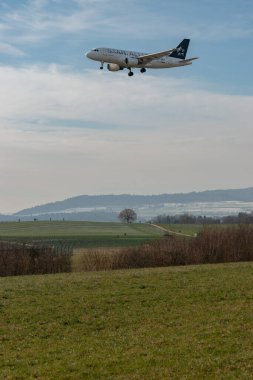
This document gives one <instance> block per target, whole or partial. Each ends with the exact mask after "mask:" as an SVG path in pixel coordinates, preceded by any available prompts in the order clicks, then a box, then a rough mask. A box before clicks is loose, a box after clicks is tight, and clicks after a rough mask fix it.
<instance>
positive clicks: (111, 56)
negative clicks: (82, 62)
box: [85, 38, 198, 77]
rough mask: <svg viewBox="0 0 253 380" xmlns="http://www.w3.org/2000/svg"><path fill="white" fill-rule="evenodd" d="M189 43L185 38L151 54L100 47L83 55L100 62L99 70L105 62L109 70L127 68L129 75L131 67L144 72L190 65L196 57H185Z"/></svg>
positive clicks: (130, 74) (131, 74) (131, 73)
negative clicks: (168, 47)
mask: <svg viewBox="0 0 253 380" xmlns="http://www.w3.org/2000/svg"><path fill="white" fill-rule="evenodd" d="M189 43H190V40H189V39H186V38H185V39H184V40H183V41H182V42H180V44H179V45H178V46H177V47H176V48H173V49H169V50H165V51H160V52H158V53H151V54H146V53H138V52H135V51H129V50H122V49H110V48H104V47H101V48H95V49H92V50H90V51H88V52H87V53H86V54H85V55H86V57H87V58H89V59H92V60H94V61H99V62H101V66H100V69H101V70H102V69H103V68H104V63H107V69H108V70H109V71H113V72H114V71H119V70H124V69H125V68H126V69H128V70H129V73H128V76H129V77H131V76H133V75H134V73H133V72H132V68H139V69H140V72H141V73H145V72H146V70H147V69H163V68H172V67H181V66H186V65H191V64H192V61H194V60H195V59H198V57H194V58H189V59H186V54H187V50H188V46H189Z"/></svg>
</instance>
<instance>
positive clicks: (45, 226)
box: [0, 221, 164, 248]
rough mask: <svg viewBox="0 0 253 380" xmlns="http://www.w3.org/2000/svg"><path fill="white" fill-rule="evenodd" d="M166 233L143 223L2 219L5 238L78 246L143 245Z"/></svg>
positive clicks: (0, 231)
mask: <svg viewBox="0 0 253 380" xmlns="http://www.w3.org/2000/svg"><path fill="white" fill-rule="evenodd" d="M163 235H164V233H163V232H162V231H159V229H157V228H155V227H153V226H151V225H149V224H142V223H134V224H125V223H98V222H97V223H95V222H69V221H59V222H57V221H52V222H49V221H45V222H42V221H35V222H2V223H0V239H2V240H19V241H30V240H51V241H52V240H53V241H61V242H66V243H68V244H71V245H73V246H74V247H83V248H86V247H87V248H89V247H121V246H129V245H139V244H142V243H144V242H146V241H149V240H150V239H157V238H159V237H161V236H163Z"/></svg>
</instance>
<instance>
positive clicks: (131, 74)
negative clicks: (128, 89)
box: [128, 69, 134, 77]
mask: <svg viewBox="0 0 253 380" xmlns="http://www.w3.org/2000/svg"><path fill="white" fill-rule="evenodd" d="M133 75H134V73H133V72H132V71H131V69H129V73H128V76H129V77H132V76H133Z"/></svg>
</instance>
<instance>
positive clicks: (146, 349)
mask: <svg viewBox="0 0 253 380" xmlns="http://www.w3.org/2000/svg"><path fill="white" fill-rule="evenodd" d="M252 275H253V264H252V263H240V264H226V265H225V264H221V265H203V266H189V267H186V266H185V267H174V268H156V269H144V270H125V271H113V272H96V273H72V274H57V275H44V276H23V277H6V278H0V294H1V298H0V299H1V304H0V309H1V320H0V340H1V344H0V358H1V360H0V378H1V379H4V380H8V379H9V380H10V379H34V378H37V379H49V380H50V379H135V380H136V379H140V380H142V379H147V380H149V379H204V378H207V379H250V378H251V377H252V373H253V331H252V314H253V302H252V299H253V287H252Z"/></svg>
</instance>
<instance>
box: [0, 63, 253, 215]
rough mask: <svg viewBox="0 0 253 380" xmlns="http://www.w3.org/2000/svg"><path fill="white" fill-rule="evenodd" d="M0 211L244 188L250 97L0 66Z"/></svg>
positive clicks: (186, 85)
mask: <svg viewBox="0 0 253 380" xmlns="http://www.w3.org/2000/svg"><path fill="white" fill-rule="evenodd" d="M0 81H1V90H2V91H1V95H0V103H1V108H0V171H1V183H0V191H1V194H2V201H3V200H4V202H5V203H4V204H0V210H1V211H12V210H13V211H14V210H16V209H18V208H23V207H28V206H31V205H33V204H36V203H42V202H45V201H50V200H54V199H55V200H56V199H60V198H64V197H67V196H72V195H75V194H82V193H93V194H94V193H121V192H131V193H160V192H173V191H182V189H183V190H184V191H187V190H194V189H197V190H198V189H205V188H220V187H237V186H239V187H242V186H244V185H245V186H248V185H250V181H251V173H252V167H251V166H252V165H251V162H252V160H253V153H252V152H253V146H252V141H253V132H252V117H253V111H252V110H253V97H250V96H231V95H225V94H222V93H215V92H211V91H209V90H208V89H203V88H201V87H200V86H199V85H198V83H197V82H194V81H191V80H183V79H182V80H178V79H174V78H172V77H169V76H163V77H155V76H152V75H151V74H150V73H148V75H140V74H139V75H136V76H135V77H134V78H129V77H128V76H127V75H126V73H125V72H123V73H110V72H106V71H104V72H100V71H84V72H82V73H73V72H72V71H71V70H70V69H69V68H66V67H60V66H55V65H49V66H27V67H23V68H12V67H0Z"/></svg>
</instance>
